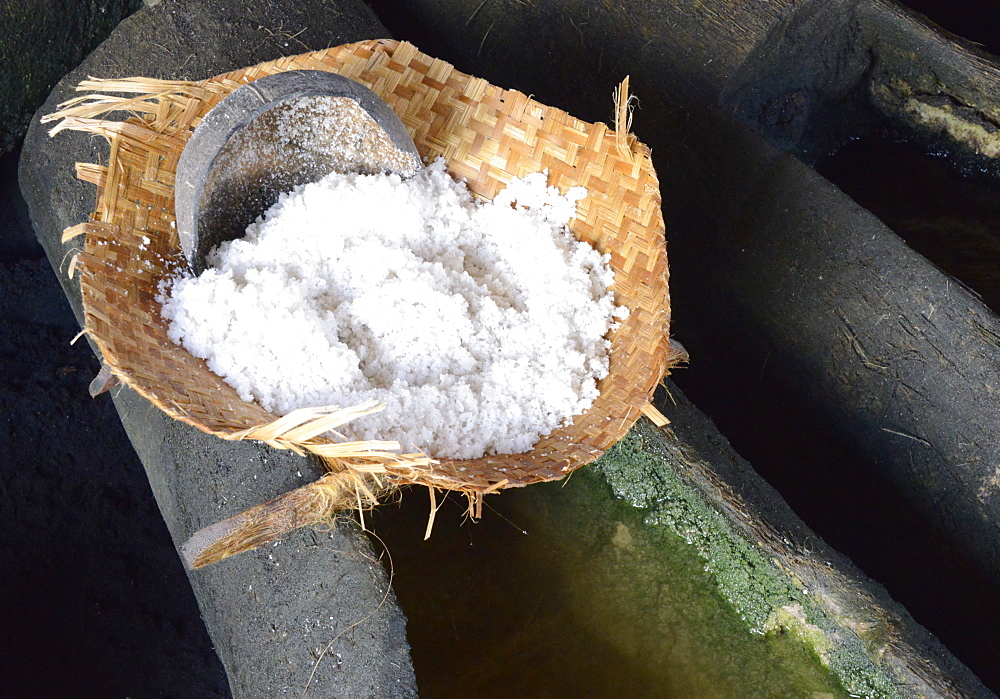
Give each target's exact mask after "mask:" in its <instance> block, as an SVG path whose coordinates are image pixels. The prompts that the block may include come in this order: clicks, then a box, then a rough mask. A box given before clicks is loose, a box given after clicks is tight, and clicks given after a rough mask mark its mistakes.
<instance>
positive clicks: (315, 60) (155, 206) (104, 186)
mask: <svg viewBox="0 0 1000 699" xmlns="http://www.w3.org/2000/svg"><path fill="white" fill-rule="evenodd" d="M299 69H307V70H326V71H333V72H336V73H340V74H342V75H344V76H346V77H349V78H352V79H354V80H356V81H358V82H360V83H362V84H363V85H366V86H367V87H369V88H370V89H372V90H373V91H374V92H375V93H376V94H378V95H379V96H380V97H381V98H382V99H383V100H385V102H386V103H388V105H389V106H390V107H391V108H392V109H393V111H394V112H395V113H396V114H397V115H398V116H399V118H400V119H401V120H402V122H403V124H404V125H405V126H406V128H407V130H408V131H409V132H410V135H411V137H412V138H413V141H414V143H415V144H416V146H417V149H418V150H419V152H420V154H421V156H423V157H424V158H426V159H433V158H436V157H438V156H443V157H444V158H445V160H446V162H447V167H448V169H449V171H450V172H451V173H452V174H453V175H454V176H456V177H459V178H465V179H466V181H467V183H468V186H469V188H470V190H472V192H473V193H474V194H476V195H478V196H480V197H483V198H486V199H490V198H492V197H493V196H494V195H495V194H497V192H498V191H499V190H501V189H502V188H503V187H505V186H506V184H507V183H508V182H509V181H510V180H511V179H512V178H515V177H520V176H523V175H526V174H528V173H531V172H537V171H540V170H543V169H548V172H549V183H550V184H552V185H555V186H557V187H558V188H559V189H560V190H561V191H564V192H565V191H566V190H568V189H569V188H570V187H573V186H576V185H582V186H584V187H586V189H587V192H588V194H587V196H586V198H584V199H583V200H582V201H580V203H579V205H578V210H577V216H576V218H574V219H573V220H572V221H571V223H570V228H571V230H572V232H573V234H574V235H575V236H576V237H577V238H579V239H581V240H585V241H587V242H588V243H590V244H592V245H593V246H595V247H596V248H597V249H598V250H599V251H601V252H602V253H604V252H606V253H610V254H611V266H612V268H613V269H614V271H615V279H616V281H615V296H616V301H617V303H618V304H620V305H624V306H627V307H628V309H629V316H628V318H627V319H626V320H625V321H624V322H623V323H622V324H621V325H620V326H619V327H618V328H617V329H616V330H615V331H613V332H612V333H611V336H610V339H611V342H612V349H611V358H610V373H609V375H608V376H607V377H606V378H605V379H604V380H603V381H602V382H601V383H600V384H599V390H600V396H599V397H598V398H597V400H596V401H595V403H594V405H593V407H592V408H591V409H589V410H588V411H586V412H585V413H583V414H581V415H579V416H577V418H576V419H575V420H574V421H573V422H572V424H570V425H567V426H564V427H560V428H559V429H557V430H555V431H554V432H553V433H552V434H550V435H549V436H547V437H545V438H543V439H542V440H540V441H539V442H538V444H537V445H536V446H535V447H534V449H533V450H532V451H530V452H527V453H523V454H515V455H498V456H486V457H483V458H481V459H476V460H467V461H462V460H439V461H435V460H432V459H429V458H427V457H426V456H424V455H423V454H400V453H398V447H399V445H398V444H395V443H392V442H346V443H344V442H339V441H338V440H337V439H336V438H335V437H333V436H332V435H331V433H330V430H332V429H334V428H335V427H337V426H338V425H341V424H343V423H345V422H347V421H349V420H350V419H353V418H354V417H356V416H358V415H362V414H364V413H366V412H370V411H372V410H375V409H378V408H377V406H374V405H363V406H354V407H352V408H349V409H345V410H340V409H332V408H317V409H315V410H304V411H296V412H295V413H292V414H290V415H287V416H285V417H281V418H279V417H278V416H277V415H274V414H271V413H269V412H267V411H265V410H264V409H263V408H262V407H260V406H259V405H256V404H254V403H248V402H245V401H243V400H241V399H240V398H239V397H238V395H237V394H236V392H235V391H234V389H233V388H231V387H230V386H229V385H228V384H226V383H225V382H223V381H222V379H220V378H219V377H218V376H216V375H215V374H214V373H212V372H211V371H210V370H209V369H208V367H207V365H206V364H205V362H204V361H203V360H201V359H197V358H195V357H194V356H192V355H190V354H189V353H188V352H187V351H186V350H184V349H183V348H181V347H179V346H177V345H175V344H173V343H172V342H171V341H170V340H169V339H168V338H167V334H166V323H165V322H164V321H163V319H162V318H161V317H160V312H159V305H158V302H157V300H156V297H157V294H158V285H159V284H160V282H161V281H162V280H163V279H165V278H167V277H169V276H172V275H174V274H176V273H177V271H178V269H179V268H180V267H181V266H182V265H184V258H183V254H182V252H181V249H180V245H179V242H178V237H177V231H176V227H175V219H174V199H173V183H174V174H175V171H176V167H177V160H178V157H179V156H180V154H181V151H182V149H183V148H184V145H185V144H186V142H187V140H188V138H189V137H190V136H191V133H192V131H193V130H194V128H195V127H196V126H197V125H198V123H199V122H200V120H201V118H202V117H204V116H205V114H207V113H208V111H209V110H210V109H212V107H214V106H215V105H216V104H218V103H219V102H220V101H221V100H222V99H223V98H224V97H225V96H227V95H228V94H229V93H231V92H232V91H233V90H235V89H236V88H238V87H239V86H240V85H243V84H245V83H248V82H251V81H253V80H255V79H257V78H259V77H261V76H264V75H269V74H272V73H276V72H280V71H287V70H299ZM78 89H80V90H81V91H89V92H90V94H87V95H84V96H81V97H78V98H76V99H74V100H71V101H69V102H67V103H65V104H63V105H60V108H61V109H60V111H59V112H57V113H55V114H52V115H49V116H48V117H46V119H48V120H58V124H57V125H56V126H55V128H53V129H52V133H53V134H55V133H57V132H59V131H61V130H65V129H71V130H77V131H85V132H90V133H97V134H101V135H103V136H105V137H106V138H107V139H108V141H109V143H110V155H109V158H108V164H107V165H106V166H101V165H92V164H83V163H79V164H77V176H78V177H79V178H80V179H82V180H84V181H87V182H90V183H92V184H94V185H96V187H97V189H98V202H97V206H96V210H95V211H94V213H93V215H92V216H91V218H90V220H89V221H87V222H85V223H82V224H79V225H77V226H74V227H72V228H70V229H68V230H67V231H66V232H65V234H64V240H69V239H73V238H75V237H77V236H80V235H83V236H84V240H83V246H82V249H81V250H80V252H79V253H78V255H77V256H76V259H75V260H74V264H73V265H71V270H72V268H74V267H75V269H76V270H77V271H78V273H79V279H80V287H81V291H82V296H83V305H84V311H85V319H86V320H85V328H84V330H85V332H87V333H88V334H89V336H90V337H91V338H92V339H93V341H94V342H95V343H96V345H97V347H98V348H99V349H100V351H101V353H102V354H103V358H104V362H105V365H106V366H107V367H108V368H109V369H110V371H111V373H112V374H113V375H114V376H115V377H116V378H117V379H119V380H121V381H123V382H124V383H126V384H128V385H129V386H131V387H132V388H133V389H135V390H136V391H138V392H139V393H140V394H141V395H143V396H145V397H146V398H147V399H149V400H150V401H152V402H153V403H154V404H155V405H156V406H157V407H159V408H160V409H161V410H163V411H164V412H166V413H167V414H168V415H170V416H171V417H173V418H176V419H178V420H182V421H184V422H186V423H188V424H190V425H193V426H195V427H197V428H198V429H200V430H203V431H205V432H208V433H211V434H213V435H216V436H218V437H221V438H223V439H229V440H239V439H258V440H263V441H265V442H267V443H268V444H271V445H272V446H274V447H277V448H283V449H293V450H295V451H298V452H300V453H313V454H315V455H317V456H318V457H319V458H321V459H323V461H324V463H325V465H326V467H327V470H328V471H329V473H328V475H327V476H324V477H323V478H321V479H320V480H318V481H316V482H315V483H313V484H310V485H307V486H304V487H303V488H300V489H298V490H296V491H292V492H291V493H289V494H286V495H285V496H283V497H281V498H278V499H277V500H274V501H272V502H270V503H265V504H263V505H260V506H258V507H256V508H253V509H251V510H249V511H247V512H244V513H241V514H238V515H236V516H235V517H232V518H230V519H229V520H226V521H225V522H221V523H219V524H218V525H213V526H212V527H208V528H206V529H205V530H202V531H201V532H199V533H198V534H196V535H195V536H194V537H192V539H191V541H190V542H189V544H188V546H187V547H186V551H185V554H186V556H187V558H188V562H189V564H191V565H193V566H195V567H197V566H200V565H204V564H206V563H210V562H212V561H215V560H219V559H220V558H223V557H225V556H227V555H231V554H232V553H236V552H239V551H243V550H247V549H249V548H252V547H254V546H256V545H259V544H260V543H263V542H265V541H268V540H270V539H273V538H274V537H276V536H278V535H280V534H282V533H283V532H285V531H288V530H291V529H294V528H296V527H299V526H303V525H307V524H311V523H317V522H320V521H322V520H324V519H326V518H328V517H329V516H330V515H331V514H332V512H333V511H335V510H337V509H338V508H342V507H344V506H345V505H347V506H350V505H352V504H354V505H356V506H358V507H364V506H367V505H370V504H373V503H374V502H375V501H376V499H377V497H378V496H379V494H380V493H381V492H383V491H384V490H385V489H386V488H389V487H395V486H399V485H406V484H419V485H426V486H429V487H430V488H431V489H432V490H431V493H432V499H433V493H434V489H444V490H455V491H461V492H463V493H465V494H466V495H467V496H468V497H469V501H470V510H471V511H472V514H473V515H478V514H479V510H480V507H481V498H482V496H483V494H486V493H490V492H494V491H496V490H499V489H502V488H509V487H515V486H524V485H528V484H530V483H535V482H539V481H549V480H553V479H558V478H562V477H564V476H565V475H566V474H567V473H569V472H570V471H572V470H573V469H575V468H578V467H580V466H582V465H584V464H586V463H589V462H590V461H592V460H594V459H595V458H597V457H598V456H600V455H601V454H602V453H603V452H604V451H605V450H606V449H607V448H608V447H610V446H611V445H612V444H614V443H615V442H616V441H617V440H618V439H620V438H621V437H622V436H624V435H625V433H626V432H627V431H628V430H629V429H630V428H631V426H632V424H633V423H634V422H635V421H636V420H637V419H638V418H639V416H640V415H641V414H642V413H643V412H644V411H649V400H650V397H651V394H652V391H653V390H654V388H655V387H656V385H657V384H658V382H659V381H660V380H661V378H662V376H663V375H664V374H665V373H666V372H667V370H668V369H669V367H670V365H671V364H674V363H676V362H677V361H678V360H680V359H682V355H681V354H680V353H679V352H677V351H675V350H672V349H671V346H670V343H669V340H668V329H669V322H670V302H669V295H668V291H667V256H666V249H665V243H664V225H663V218H662V214H661V212H660V193H659V185H658V182H657V178H656V174H655V172H654V170H653V166H652V162H651V160H650V156H649V150H648V149H647V148H646V147H645V146H644V145H642V144H641V143H639V142H638V141H637V140H636V139H635V137H634V136H632V135H631V134H629V133H627V131H628V129H627V127H625V128H622V124H619V130H618V131H617V132H616V131H613V130H611V129H609V128H608V127H607V126H605V125H604V124H601V123H596V124H591V123H586V122H583V121H580V120H578V119H575V118H573V117H572V116H570V115H569V114H567V113H565V112H563V111H560V110H559V109H555V108H553V107H547V106H545V105H542V104H540V103H538V102H536V101H534V100H532V99H530V98H529V97H527V96H525V95H524V94H522V93H520V92H516V91H513V90H505V89H502V88H499V87H496V86H494V85H491V84H490V83H488V82H486V81H485V80H483V79H480V78H476V77H473V76H470V75H467V74H465V73H462V72H460V71H458V70H456V69H455V68H454V67H453V66H452V65H450V64H448V63H446V62H444V61H441V60H437V59H434V58H432V57H430V56H428V55H426V54H423V53H421V52H420V51H418V50H417V49H416V48H415V47H414V46H412V45H411V44H408V43H405V42H397V41H391V40H373V41H365V42H361V43H355V44H349V45H345V46H339V47H335V48H330V49H326V50H323V51H317V52H312V53H305V54H302V55H298V56H292V57H287V58H282V59H280V60H277V61H272V62H269V63H263V64H260V65H256V66H252V67H249V68H244V69H242V70H238V71H234V72H231V73H226V74H224V75H219V76H216V77H213V78H209V79H207V80H202V81H198V82H183V81H160V80H151V79H145V78H130V79H126V80H89V81H85V82H83V83H81V84H80V86H79V88H78ZM109 93H116V94H114V95H112V94H109ZM122 94H124V95H125V96H121V95H122ZM619 107H620V109H621V111H622V112H624V108H625V105H624V102H623V103H622V104H621V105H619ZM113 111H117V112H122V111H125V112H128V113H130V114H131V116H129V117H128V118H127V119H125V120H124V121H112V120H108V119H106V118H101V117H103V116H104V115H106V114H108V113H109V112H113ZM71 274H72V271H71Z"/></svg>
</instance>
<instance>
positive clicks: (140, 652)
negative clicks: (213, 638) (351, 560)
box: [0, 153, 229, 697]
mask: <svg viewBox="0 0 1000 699" xmlns="http://www.w3.org/2000/svg"><path fill="white" fill-rule="evenodd" d="M17 157H18V154H17V153H13V154H8V155H5V156H3V157H2V158H0V363H2V366H3V368H4V371H3V382H2V384H0V415H2V416H3V420H2V423H0V425H2V427H0V430H2V432H0V444H3V445H4V458H3V461H2V466H0V508H2V512H3V516H2V521H3V527H2V529H0V551H3V552H4V563H3V565H2V566H0V590H2V591H3V595H2V600H0V647H2V648H3V649H4V652H3V653H0V677H2V678H3V690H2V694H3V695H4V696H7V697H20V696H25V697H28V696H30V697H50V696H77V697H82V696H95V697H116V696H117V697H124V696H133V697H137V696H143V697H153V696H174V697H182V696H186V697H219V696H229V689H228V683H227V682H226V678H225V673H224V671H223V669H222V665H221V663H220V662H219V660H218V658H217V657H216V655H215V653H214V651H213V650H212V645H211V642H210V640H209V638H208V634H207V633H206V632H205V627H204V625H203V624H202V622H201V617H200V614H199V612H198V607H197V605H196V603H195V599H194V595H193V594H192V591H191V587H190V585H189V583H188V580H187V577H186V575H185V573H184V570H183V568H182V567H181V564H180V560H179V559H178V557H177V554H176V552H175V550H174V545H173V542H172V541H171V539H170V536H169V534H168V532H167V528H166V526H165V525H164V523H163V519H162V517H161V516H160V512H159V510H158V509H157V507H156V503H155V501H154V500H153V496H152V493H151V492H150V488H149V483H148V481H147V480H146V474H145V472H144V471H143V469H142V464H141V463H140V462H139V459H138V458H137V457H136V455H135V452H134V451H133V449H132V445H131V444H130V443H129V441H128V439H127V438H126V436H125V432H124V430H123V429H122V426H121V423H120V421H119V419H118V415H117V413H116V412H115V409H114V406H113V405H112V403H111V399H110V398H109V397H108V396H107V395H104V396H100V397H98V398H96V399H91V397H90V395H89V393H88V390H87V387H88V384H89V382H90V380H91V379H92V378H93V376H94V375H95V373H96V372H97V370H98V368H99V367H98V363H97V360H96V358H95V357H94V354H93V352H92V351H91V349H90V347H89V346H88V345H87V343H86V341H84V340H81V341H79V342H78V343H77V344H76V345H70V341H71V340H72V339H73V336H74V335H76V333H77V331H78V330H79V327H78V325H77V323H76V320H75V319H74V317H73V314H72V312H71V311H70V307H69V304H68V303H67V302H66V298H65V296H63V292H62V289H61V288H60V286H59V283H58V281H57V280H56V277H55V275H54V273H53V271H52V267H51V266H50V265H49V262H48V260H46V259H45V257H44V255H43V253H42V250H41V247H40V246H38V245H37V243H35V242H34V236H33V235H32V234H31V227H30V224H28V222H27V212H26V210H25V207H24V202H23V201H22V200H21V197H20V192H19V190H18V187H17V183H16V178H15V176H14V175H15V172H16V163H17Z"/></svg>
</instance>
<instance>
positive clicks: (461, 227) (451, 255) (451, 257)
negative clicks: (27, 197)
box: [161, 160, 627, 459]
mask: <svg viewBox="0 0 1000 699" xmlns="http://www.w3.org/2000/svg"><path fill="white" fill-rule="evenodd" d="M585 193H586V192H585V190H583V189H582V188H575V189H573V190H571V191H570V192H568V193H567V194H566V195H560V194H559V192H558V190H556V188H554V187H547V186H546V175H545V174H544V173H536V174H533V175H529V176H527V177H525V178H523V179H521V180H514V181H513V182H511V183H510V185H509V186H508V187H507V188H506V190H504V191H503V192H501V193H500V194H499V195H497V197H496V198H495V199H494V200H493V201H492V202H480V201H476V200H474V199H473V197H472V195H471V194H470V193H469V191H468V190H467V188H466V187H465V186H464V185H463V184H461V183H458V182H455V181H454V180H453V179H452V178H451V177H450V176H449V175H448V174H447V172H446V171H445V169H444V163H443V161H441V160H438V161H437V162H435V163H432V164H431V165H429V166H428V167H426V168H424V169H423V170H421V171H420V172H419V173H418V174H417V175H416V176H414V177H412V178H410V179H407V180H401V179H400V177H399V176H397V175H357V174H346V175H342V174H331V175H329V176H327V177H326V178H324V179H322V180H320V181H319V182H315V183H312V184H307V185H304V186H302V187H299V188H297V189H296V190H295V191H293V192H291V193H288V194H285V195H282V197H281V198H280V199H279V201H278V202H277V203H276V204H275V205H274V206H273V207H272V208H271V209H270V210H268V211H267V212H266V213H265V214H264V215H263V216H262V217H261V218H260V219H258V220H257V222H255V223H254V224H252V225H250V226H249V227H248V228H247V232H246V236H245V237H244V238H242V239H239V240H235V241H232V242H229V243H224V244H222V245H220V246H219V248H218V249H217V250H215V251H214V252H213V253H212V255H211V256H210V259H209V263H210V265H211V268H210V269H207V270H206V271H205V272H204V273H203V274H202V275H201V276H199V277H191V276H184V277H179V278H177V279H174V280H171V281H170V282H169V283H168V284H167V285H166V286H165V287H164V290H163V292H164V293H163V298H162V299H161V301H162V303H163V315H164V317H165V318H166V319H167V320H168V321H169V322H170V329H169V334H170V338H171V339H172V340H173V341H175V342H177V343H179V344H181V345H183V346H184V347H185V348H186V349H187V350H188V351H189V352H191V353H192V354H194V355H196V356H198V357H202V358H204V359H205V360H207V362H208V366H209V367H210V368H211V370H212V371H214V372H215V373H217V374H218V375H220V376H221V377H223V378H224V379H225V381H226V382H228V383H229V384H230V385H232V386H233V388H235V389H236V391H237V392H238V393H239V394H240V396H241V397H242V398H243V399H244V400H248V401H249V400H255V401H257V402H259V403H260V404H261V405H262V406H263V407H264V408H265V409H267V410H270V411H273V412H276V413H279V414H285V413H288V412H290V411H292V410H295V409H296V408H301V407H315V406H323V405H340V406H350V405H354V404H357V403H361V402H362V401H365V400H368V399H372V398H374V399H375V400H377V401H379V402H383V403H385V404H386V406H387V407H386V409H385V410H383V411H381V412H379V413H375V414H373V415H369V416H365V417H363V418H360V419H358V420H357V421H355V423H352V427H353V428H354V431H355V434H356V436H357V437H359V438H362V439H395V440H398V441H399V442H401V444H402V445H403V447H404V448H409V449H419V450H422V451H424V452H425V453H427V454H429V455H431V456H435V457H440V458H465V459H471V458H478V457H480V456H483V455H484V454H503V453H519V452H523V451H527V450H529V449H531V448H532V446H533V445H534V444H535V443H536V442H537V441H538V439H539V438H540V437H542V436H544V435H547V434H548V433H550V432H551V431H552V430H553V429H555V428H556V427H558V426H560V425H562V424H564V423H566V422H567V421H569V420H570V419H571V418H572V417H573V416H574V415H577V414H579V413H581V412H583V411H584V410H586V409H587V408H589V407H590V405H591V404H592V403H593V401H594V399H595V398H596V397H597V395H598V390H597V380H598V379H600V378H603V377H604V376H605V375H606V374H607V372H608V356H609V346H610V345H609V343H608V341H607V340H605V339H604V336H605V335H606V333H607V332H608V330H609V329H610V328H611V327H613V325H614V323H615V322H616V318H620V317H624V315H625V314H626V313H627V311H626V309H624V308H620V307H616V306H615V304H614V300H613V295H612V292H611V290H610V287H611V286H612V283H613V280H614V275H613V272H612V271H611V270H610V269H609V267H608V264H607V263H608V257H607V256H603V257H602V256H601V255H600V254H599V253H598V252H597V251H595V250H594V249H593V248H592V247H591V246H589V245H587V244H586V243H581V242H579V241H577V240H576V239H575V238H574V237H573V236H572V234H571V233H570V232H569V231H568V229H567V226H566V224H567V222H568V221H569V219H570V218H571V217H572V216H573V215H574V214H575V211H576V202H577V201H578V200H579V199H581V198H582V197H583V196H584V195H585Z"/></svg>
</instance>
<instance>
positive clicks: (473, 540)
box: [374, 469, 840, 697]
mask: <svg viewBox="0 0 1000 699" xmlns="http://www.w3.org/2000/svg"><path fill="white" fill-rule="evenodd" d="M605 488H606V486H605V485H604V484H603V483H601V482H600V481H599V479H598V477H597V476H594V475H592V474H589V473H587V472H586V469H582V470H581V471H578V472H577V473H575V474H574V475H573V476H572V477H571V478H570V479H569V481H568V482H567V483H566V484H565V485H563V484H561V483H551V484H541V485H533V486H531V487H530V488H525V489H523V490H512V491H507V492H504V493H502V494H500V495H497V496H493V497H490V498H487V500H486V502H487V504H488V506H489V507H487V508H486V509H485V512H484V517H483V519H482V521H481V522H478V523H472V522H468V521H464V520H463V508H464V506H463V504H462V503H461V502H459V501H458V499H456V498H454V497H452V498H451V499H450V501H449V502H447V503H446V504H445V505H444V506H443V507H442V508H441V510H440V511H439V512H438V514H437V518H436V521H435V528H434V533H433V536H432V537H431V539H430V540H429V541H422V537H423V532H424V528H425V526H426V523H427V515H428V511H429V502H428V498H427V495H426V491H424V490H423V489H412V490H408V491H406V493H405V495H404V498H403V502H402V503H401V504H400V505H399V506H398V507H397V506H392V505H387V506H383V507H382V508H381V509H380V510H379V511H377V512H376V513H374V516H375V518H376V521H375V523H374V529H375V531H376V532H377V533H378V534H379V536H381V537H382V539H383V540H384V541H385V542H386V544H387V545H388V547H389V551H390V552H391V555H392V559H393V564H394V569H395V580H394V583H393V585H394V588H395V590H396V594H397V596H398V598H399V601H400V603H401V605H402V607H403V610H404V612H405V613H406V615H407V618H408V636H409V640H410V643H411V646H412V655H413V661H414V665H415V668H416V672H417V682H418V685H419V687H420V692H421V696H422V697H455V696H484V697H507V696H510V697H513V696H547V697H561V696H566V697H570V696H573V697H580V696H608V697H611V696H647V697H648V696H657V697H692V696H698V697H753V696H767V697H782V696H788V697H793V696H794V697H803V696H805V697H809V696H831V695H832V696H837V695H838V694H839V693H840V689H839V688H838V685H837V684H836V683H835V682H834V681H833V680H832V679H831V678H830V677H829V676H828V675H827V674H826V672H825V670H823V669H821V667H820V666H819V663H818V662H817V661H816V660H815V659H814V658H813V657H812V656H811V655H810V654H809V653H808V652H807V651H805V650H804V649H803V648H802V646H801V645H799V643H798V642H796V641H794V640H792V639H791V638H790V637H764V636H761V635H756V634H752V633H751V632H750V631H748V630H747V627H746V625H745V624H744V622H742V621H741V620H740V619H739V618H737V616H736V614H735V613H734V612H733V610H732V609H731V608H730V607H729V606H728V605H727V604H726V602H725V601H723V600H722V599H721V598H720V597H719V595H718V594H717V592H716V588H715V584H714V582H713V581H712V580H711V578H710V577H709V575H708V574H707V573H706V572H705V571H704V569H703V566H704V562H703V561H702V560H701V559H700V558H699V557H698V556H697V554H696V553H695V551H694V548H693V547H692V546H690V545H688V544H687V543H685V542H684V541H683V540H682V539H681V538H680V537H677V536H675V535H672V534H669V533H667V532H664V531H659V530H657V528H655V527H650V526H648V525H644V524H643V522H642V517H643V514H642V511H640V510H637V509H635V508H633V507H631V506H629V505H627V504H625V503H623V502H620V501H615V500H612V499H611V496H610V495H609V494H608V493H607V492H606V491H605Z"/></svg>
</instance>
